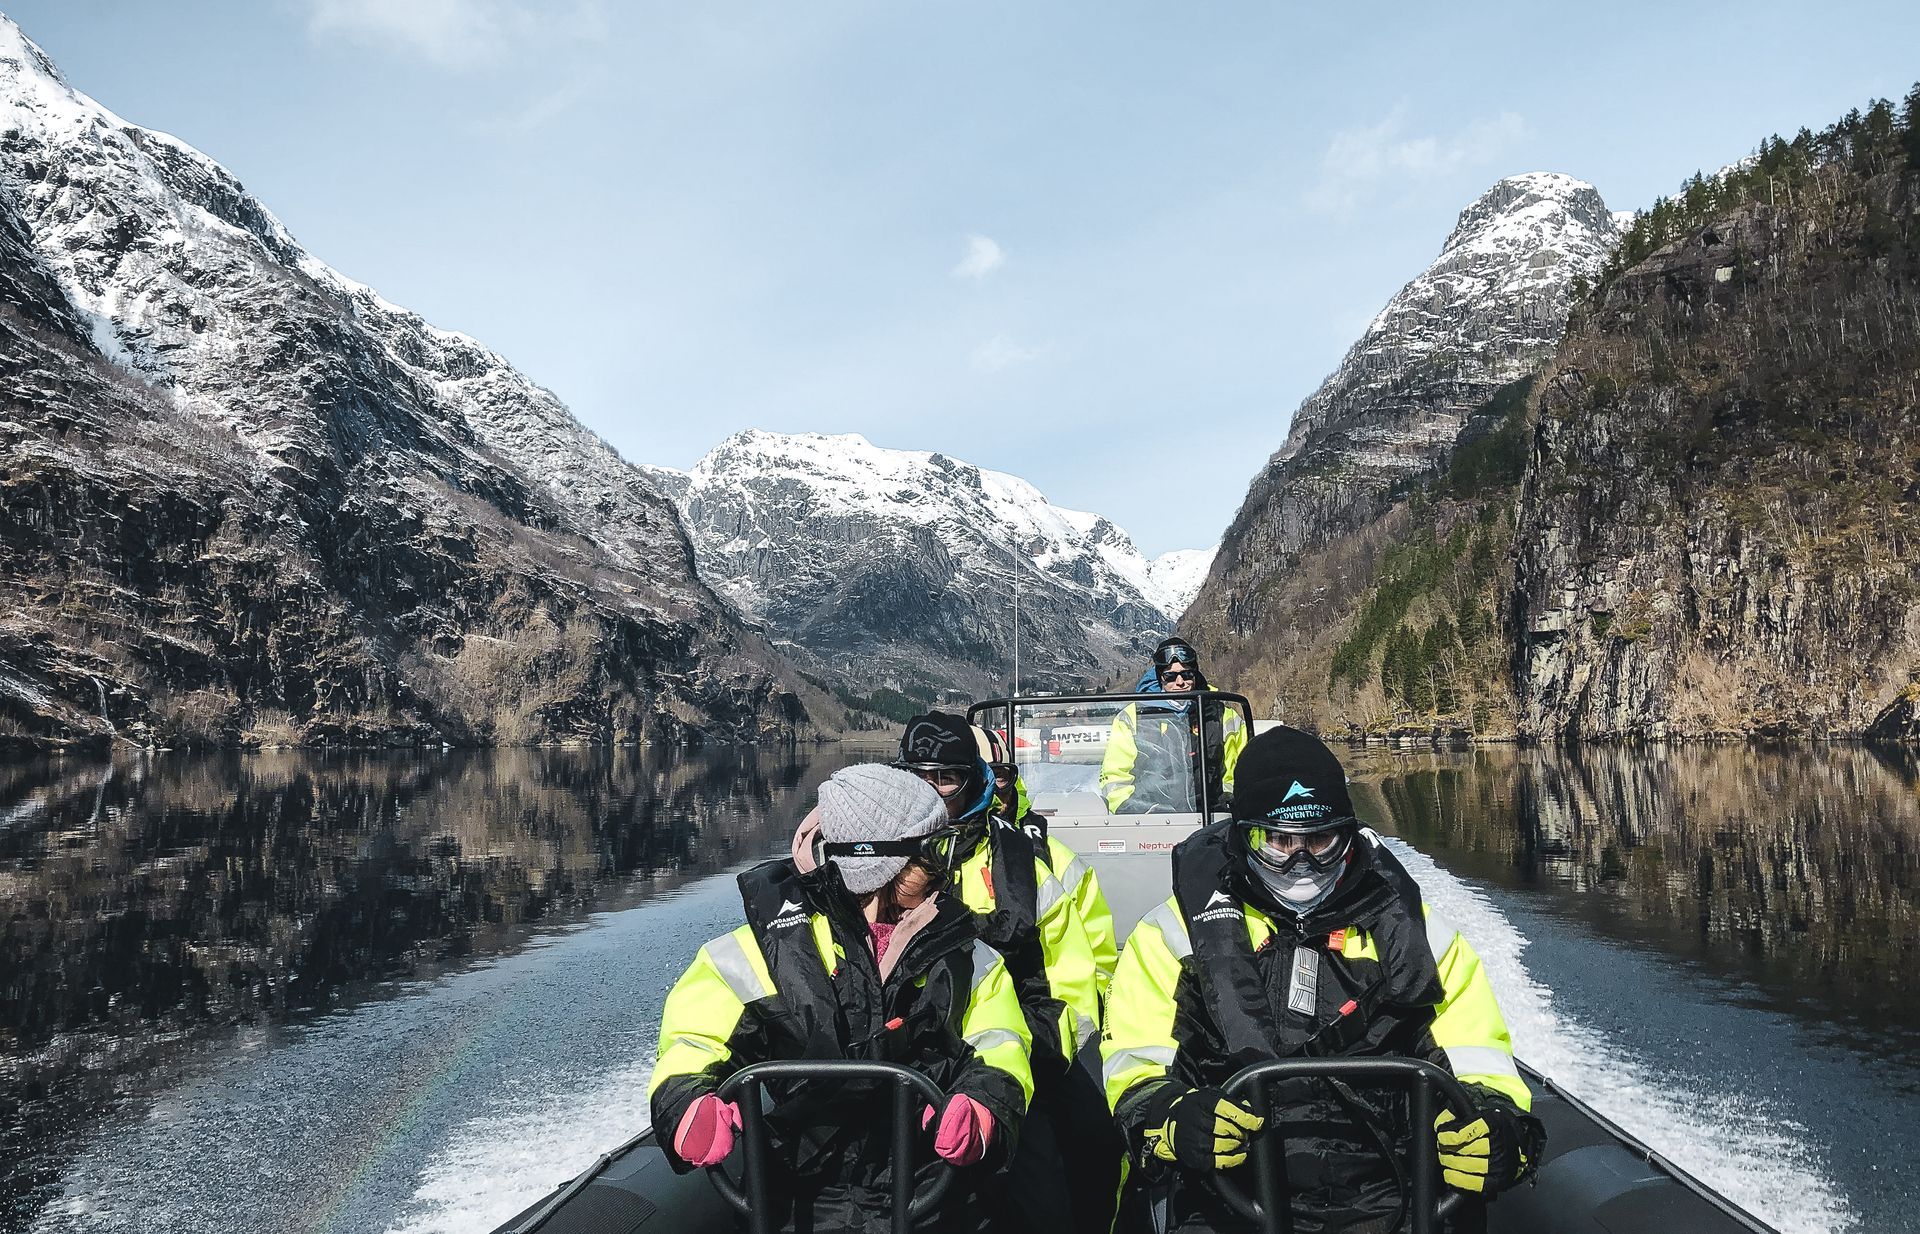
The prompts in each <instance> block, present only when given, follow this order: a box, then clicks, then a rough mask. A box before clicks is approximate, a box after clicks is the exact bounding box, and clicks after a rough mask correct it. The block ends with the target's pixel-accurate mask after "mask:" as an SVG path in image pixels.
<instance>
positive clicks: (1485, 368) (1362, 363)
mask: <svg viewBox="0 0 1920 1234" xmlns="http://www.w3.org/2000/svg"><path fill="white" fill-rule="evenodd" d="M1619 239H1620V231H1619V227H1618V225H1617V224H1616V223H1615V221H1614V218H1613V215H1612V214H1611V212H1609V211H1608V209H1607V205H1606V203H1605V202H1604V201H1602V200H1601V199H1600V194H1599V193H1598V192H1596V191H1595V190H1594V187H1593V186H1592V185H1590V184H1587V183H1585V182H1583V181H1580V180H1575V179H1574V178H1573V177H1571V176H1563V175H1557V174H1554V173H1552V172H1531V173H1529V174H1526V175H1520V176H1511V177H1508V178H1507V179H1505V180H1502V181H1500V182H1499V183H1498V184H1495V185H1494V186H1493V187H1492V188H1490V189H1488V190H1487V191H1486V192H1485V193H1482V194H1481V195H1480V198H1479V200H1477V201H1475V202H1474V203H1473V204H1472V205H1470V206H1468V207H1467V208H1466V209H1465V210H1463V211H1461V213H1460V221H1459V222H1458V223H1457V224H1456V225H1455V226H1454V229H1453V232H1452V234H1451V235H1449V236H1448V237H1447V241H1446V243H1445V244H1444V245H1442V246H1441V248H1440V256H1439V257H1438V258H1436V259H1435V260H1434V262H1433V264H1432V265H1430V266H1428V267H1427V268H1426V270H1425V271H1424V272H1423V273H1421V275H1420V276H1419V277H1418V278H1415V279H1414V280H1413V281H1412V282H1410V283H1408V284H1407V285H1406V286H1405V287H1402V288H1401V289H1400V291H1399V292H1398V293H1396V294H1395V295H1394V297H1393V298H1392V299H1391V300H1389V301H1387V305H1386V307H1385V308H1383V309H1381V310H1380V312H1379V314H1378V315H1377V316H1376V317H1374V319H1373V321H1372V322H1371V323H1370V324H1369V325H1368V326H1367V328H1366V331H1365V332H1364V333H1362V334H1361V336H1360V338H1359V341H1357V342H1356V343H1354V345H1353V346H1352V347H1351V348H1349V349H1348V350H1347V354H1346V357H1345V358H1344V359H1342V360H1341V362H1340V367H1339V368H1338V369H1336V370H1335V371H1334V372H1333V374H1332V375H1330V376H1329V377H1328V378H1327V379H1326V381H1324V382H1322V383H1321V385H1320V388H1319V389H1318V390H1316V391H1314V392H1313V394H1312V395H1310V396H1309V397H1308V398H1307V400H1306V401H1305V402H1304V403H1302V404H1301V405H1300V409H1299V410H1298V411H1297V412H1295V413H1294V417H1293V423H1292V425H1291V426H1290V427H1289V429H1288V432H1287V440H1286V443H1285V444H1284V445H1283V446H1281V448H1280V450H1279V451H1278V452H1277V453H1276V454H1275V455H1274V456H1273V462H1274V463H1285V462H1286V461H1287V460H1288V459H1291V458H1293V457H1295V456H1296V455H1298V454H1300V453H1301V452H1303V451H1305V450H1308V449H1309V448H1310V447H1311V446H1313V445H1317V444H1319V443H1320V440H1321V439H1323V438H1325V437H1327V435H1328V433H1329V431H1332V432H1336V433H1338V434H1339V435H1340V439H1341V440H1340V447H1341V450H1342V452H1343V454H1344V456H1345V457H1346V458H1347V459H1348V460H1349V461H1350V462H1352V463H1354V464H1356V465H1358V466H1360V467H1361V468H1363V469H1368V470H1375V469H1377V470H1380V471H1383V472H1387V473H1395V472H1404V471H1406V470H1409V469H1419V468H1421V467H1424V466H1426V465H1427V464H1428V463H1429V462H1430V461H1431V456H1432V453H1433V451H1434V450H1435V449H1436V448H1438V449H1440V450H1442V451H1444V450H1446V449H1447V448H1450V447H1451V446H1452V444H1453V441H1454V439H1455V437H1457V436H1458V434H1459V430H1460V425H1461V423H1462V419H1463V417H1464V415H1465V414H1466V413H1467V412H1468V411H1471V410H1472V408H1471V407H1470V406H1462V405H1461V404H1462V398H1461V397H1459V395H1464V396H1465V398H1468V399H1471V398H1473V396H1474V395H1475V393H1476V392H1478V391H1480V390H1483V389H1489V388H1491V387H1493V386H1498V385H1502V384H1504V383H1506V382H1509V381H1512V380H1514V379H1515V378H1518V377H1523V376H1525V375H1526V374H1528V373H1531V372H1533V371H1534V370H1535V369H1536V368H1538V367H1539V365H1540V363H1541V361H1542V360H1543V359H1545V357H1546V356H1548V355H1549V354H1551V353H1552V351H1553V348H1554V346H1555V345H1556V344H1558V343H1559V341H1560V336H1561V334H1562V333H1563V332H1564V331H1565V330H1566V325H1567V312H1568V309H1569V308H1570V305H1571V301H1570V295H1569V288H1570V287H1571V285H1572V283H1573V279H1574V276H1575V275H1584V276H1586V277H1587V278H1592V277H1593V276H1594V275H1595V274H1597V273H1598V272H1599V270H1600V267H1601V266H1602V265H1604V264H1605V262H1606V259H1607V256H1608V254H1610V253H1611V252H1612V251H1613V249H1614V246H1615V245H1616V244H1618V243H1619ZM1436 394H1438V397H1435V395H1436Z"/></svg>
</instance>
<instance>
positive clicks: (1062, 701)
mask: <svg viewBox="0 0 1920 1234" xmlns="http://www.w3.org/2000/svg"><path fill="white" fill-rule="evenodd" d="M1189 697H1190V698H1193V699H1198V700H1200V701H1202V702H1205V703H1238V704H1240V714H1241V719H1242V721H1243V722H1244V723H1245V724H1246V726H1247V728H1248V730H1249V731H1251V730H1252V728H1253V704H1252V703H1249V702H1248V701H1247V697H1246V695H1244V694H1235V693H1233V692H1232V691H1231V690H1195V691H1193V692H1192V693H1191V695H1190V696H1189ZM1183 701H1186V700H1185V699H1182V698H1181V696H1180V695H1177V694H1167V693H1165V692H1155V693H1144V692H1141V691H1137V690H1130V691H1128V692H1126V693H1124V694H1120V693H1115V694H1023V695H1018V696H1016V697H1013V698H989V699H982V700H981V701H980V702H977V703H975V704H973V705H972V706H971V707H968V708H967V723H969V724H978V723H979V720H978V719H977V717H979V716H980V715H982V714H983V713H986V712H990V711H1004V712H1006V714H1007V742H1008V744H1009V746H1010V747H1011V744H1012V742H1013V736H1014V734H1013V730H1014V727H1015V723H1014V718H1013V713H1014V708H1015V707H1042V706H1062V707H1065V706H1072V705H1077V704H1080V703H1178V702H1183ZM1200 719H1201V737H1200V784H1199V795H1200V810H1199V813H1200V814H1201V815H1202V816H1203V817H1207V818H1211V817H1212V816H1213V807H1214V802H1213V801H1212V800H1211V798H1210V797H1209V796H1208V793H1207V786H1208V785H1210V784H1212V783H1213V780H1212V778H1211V777H1210V776H1209V775H1208V774H1207V773H1208V771H1209V770H1210V768H1209V767H1208V766H1207V741H1206V732H1205V726H1206V712H1205V711H1204V710H1202V712H1201V713H1200ZM981 727H983V728H984V727H986V726H985V725H981Z"/></svg>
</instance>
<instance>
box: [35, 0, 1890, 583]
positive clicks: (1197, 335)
mask: <svg viewBox="0 0 1920 1234" xmlns="http://www.w3.org/2000/svg"><path fill="white" fill-rule="evenodd" d="M0 9H3V10H4V11H5V12H6V13H7V15H8V16H10V17H12V18H14V19H15V20H16V21H18V22H19V23H20V24H21V26H22V27H23V28H24V29H25V30H26V32H27V34H28V35H29V36H31V37H32V38H33V39H35V40H36V41H37V42H39V43H40V44H41V46H42V47H44V48H45V49H46V50H47V51H48V52H49V53H50V54H51V55H52V56H53V57H54V59H55V60H56V62H58V63H59V64H60V66H61V68H62V70H63V71H64V72H65V73H66V75H67V77H68V79H69V80H70V81H71V82H72V83H73V84H74V85H75V86H76V87H77V88H78V89H80V90H82V91H85V92H86V93H88V94H91V95H93V96H94V97H95V98H97V99H99V100H100V101H101V102H103V103H104V104H106V105H107V106H108V107H111V108H113V109H114V110H115V111H118V112H119V113H120V114H121V115H123V116H125V117H127V118H128V119H130V120H133V121H136V122H138V123H141V124H145V125H148V126H151V127H154V128H159V129H164V130H166V131H168V132H171V133H173V134H175V135H177V136H179V137H181V138H183V139H185V140H186V141H189V142H191V143H192V144H194V145H195V146H198V147H199V148H200V149H202V150H205V151H206V152H208V153H209V154H211V155H212V156H214V157H215V158H217V159H219V160H220V161H221V162H223V163H225V164H226V165H227V166H228V167H230V168H232V169H233V170H234V171H235V173H236V174H238V175H239V176H240V178H241V179H242V180H243V181H244V182H245V183H246V185H247V186H248V188H249V189H251V190H252V191H253V192H254V193H255V194H256V195H258V196H259V197H260V198H261V199H262V200H263V201H264V202H265V203H266V204H267V206H268V207H269V208H271V209H272V210H273V211H274V212H275V213H277V214H278V215H279V216H280V217H281V218H282V219H283V220H284V221H285V222H286V224H287V225H288V227H289V228H291V229H292V231H293V232H294V234H295V235H296V236H297V237H299V239H300V240H301V242H302V243H303V244H305V245H306V247H307V248H308V249H309V250H311V251H312V252H313V253H315V254H316V255H317V256H319V257H320V258H321V259H322V260H325V261H327V262H328V263H330V264H331V265H333V266H335V267H336V268H338V269H340V270H341V271H342V272H344V273H346V274H348V275H350V276H351V277H353V278H356V279H359V280H361V281H363V282H366V283H370V284H372V285H373V286H375V287H376V288H378V289H379V290H380V291H381V292H382V294H384V295H386V296H387V297H388V298H389V299H391V300H394V301H396V302H398V303H400V304H404V305H406V306H408V307H410V308H413V309H416V310H418V311H420V312H421V313H422V314H424V315H425V316H426V317H427V318H428V319H429V320H431V321H433V322H435V323H436V324H438V325H442V326H446V327H449V328H453V329H459V330H463V331H466V332H467V333H470V334H472V335H474V336H476V337H478V338H480V339H481V340H483V341H484V342H486V343H487V344H488V345H489V346H491V347H493V348H494V349H496V350H497V351H499V352H501V353H502V354H503V355H505V356H506V357H508V359H510V360H511V361H513V362H514V363H515V364H516V365H517V366H519V367H520V368H521V369H522V370H523V371H525V372H527V373H528V374H529V375H531V376H532V377H533V378H534V379H536V380H538V381H540V382H542V383H543V384H545V385H547V386H549V387H551V388H552V389H553V390H554V391H555V392H556V393H558V394H559V395H560V396H561V397H562V398H563V399H565V400H566V402H567V403H568V404H569V405H570V406H571V407H572V408H573V409H574V411H575V412H576V414H578V415H579V416H580V418H581V419H582V420H584V421H585V422H586V423H587V424H589V425H591V426H592V427H593V428H594V429H596V430H597V431H598V432H599V433H600V434H601V435H602V436H604V437H606V438H607V439H608V440H609V441H611V442H612V443H613V444H614V445H615V446H617V447H618V448H619V449H620V450H621V452H622V453H624V454H625V455H626V456H627V457H628V458H631V459H634V460H637V461H643V462H650V463H662V464H666V465H669V466H676V467H686V466H689V465H691V464H692V463H693V462H694V461H695V460H696V459H698V458H699V457H700V455H701V454H703V453H704V452H705V451H706V450H707V449H709V448H710V447H711V446H713V445H714V444H716V443H717V442H718V441H720V440H721V439H722V438H723V437H724V436H726V435H727V434H728V433H731V432H733V431H735V430H737V429H740V428H745V427H749V426H753V427H760V428H767V429H773V430H778V431H788V432H798V431H808V430H814V431H821V432H859V433H863V434H865V435H866V436H867V437H869V438H870V439H872V440H873V441H874V442H876V443H877V444H880V445H884V446H894V447H900V448H907V449H937V450H943V451H946V452H948V453H950V454H953V455H955V456H957V457H960V458H964V459H967V460H969V461H972V462H976V463H979V464H982V465H984V466H989V467H994V468H999V469H1002V470H1006V471H1012V472H1015V473H1017V474H1019V475H1023V476H1025V477H1026V478H1028V479H1030V480H1032V481H1033V482H1034V483H1035V484H1037V485H1039V486H1040V488H1041V489H1042V490H1043V491H1044V492H1046V493H1047V494H1048V496H1049V497H1051V498H1052V499H1053V500H1054V501H1055V502H1057V503H1059V504H1062V505H1067V506H1074V507H1078V508H1082V509H1092V510H1098V511H1100V512H1102V513H1104V514H1107V515H1108V516H1110V517H1111V518H1113V519H1114V520H1115V521H1116V522H1118V523H1119V524H1120V525H1122V526H1123V527H1126V528H1127V529H1128V530H1129V531H1130V532H1132V533H1133V535H1134V537H1135V539H1136V540H1137V541H1138V542H1139V543H1140V546H1141V547H1142V548H1143V549H1144V550H1146V551H1148V552H1149V553H1158V552H1162V551H1165V550H1167V549H1171V548H1179V547H1187V546H1197V545H1202V544H1206V543H1210V542H1211V541H1212V540H1214V539H1215V538H1217V537H1218V535H1219V534H1220V531H1221V530H1222V529H1223V528H1224V527H1225V525H1226V523H1227V522H1228V521H1229V520H1230V519H1231V517H1232V514H1233V511H1234V510H1235V509H1236V508H1237V507H1238V505H1239V503H1240V500H1241V498H1242V497H1243V496H1244V494H1245V491H1246V486H1247V483H1248V481H1249V480H1250V479H1251V478H1252V477H1253V475H1254V474H1255V473H1256V472H1257V471H1258V470H1259V468H1260V466H1261V464H1262V462H1263V461H1264V459H1265V458H1266V456H1267V455H1268V454H1269V453H1270V452H1271V451H1272V450H1273V449H1274V448H1276V447H1277V446H1278V445H1279V444H1280V442H1281V440H1282V438H1283V437H1284V436H1285V432H1286V426H1287V422H1288V419H1289V417H1290V416H1291V414H1292V411H1293V409H1294V407H1295V406H1297V405H1298V403H1299V402H1300V400H1301V399H1302V398H1303V397H1305V396H1306V395H1307V394H1308V393H1310V392H1311V391H1312V389H1313V388H1314V386H1316V385H1317V384H1318V383H1319V381H1320V380H1321V378H1322V377H1324V376H1325V375H1326V373H1327V372H1328V371H1329V370H1330V369H1332V367H1333V366H1334V365H1335V364H1336V363H1338V361H1339V358H1340V355H1341V353H1342V352H1343V351H1344V350H1345V348H1346V347H1347V345H1348V344H1349V343H1350V342H1352V340H1353V338H1354V337H1355V336H1356V335H1357V333H1358V332H1359V330H1360V329H1361V328H1362V327H1363V326H1364V325H1365V323H1366V322H1367V320H1368V319H1369V318H1370V317H1371V316H1372V315H1373V313H1374V312H1375V311H1376V310H1377V309H1378V308H1379V307H1380V305H1381V304H1382V303H1383V302H1384V301H1385V300H1386V298H1387V297H1388V296H1390V295H1391V294H1392V293H1393V292H1394V291H1395V290H1396V289H1397V288H1398V287H1399V286H1400V285H1401V284H1402V283H1403V282H1405V281H1406V280H1407V279H1408V278H1410V277H1412V276H1413V275H1414V274H1416V273H1417V272H1418V271H1419V270H1420V269H1422V268H1423V267H1424V266H1425V265H1426V263H1427V262H1428V261H1430V260H1431V259H1432V257H1433V256H1434V254H1435V253H1436V252H1437V251H1438V248H1439V245H1440V242H1441V240H1442V239H1443V238H1444V237H1445V235H1446V233H1447V231H1448V230H1449V229H1450V227H1451V226H1452V223H1453V220H1454V217H1455V215H1456V214H1457V213H1458V212H1459V210H1460V209H1461V208H1462V207H1463V206H1464V205H1466V204H1467V203H1468V202H1469V201H1471V200H1472V199H1473V198H1474V197H1475V196H1476V195H1478V194H1479V192H1480V191H1482V190H1483V189H1484V188H1485V187H1486V186H1487V185H1489V184H1491V183H1492V182H1493V181H1494V180H1496V179H1498V178H1499V177H1500V176H1503V175H1509V174H1513V173H1516V172H1522V171H1534V170H1551V171H1563V172H1567V173H1570V174H1572V175H1575V176H1579V177H1580V178H1582V179H1585V180H1589V181H1591V182H1593V183H1594V184H1595V185H1596V186H1597V187H1598V188H1599V189H1600V191H1601V193H1602V195H1604V196H1605V197H1606V199H1607V201H1608V203H1609V204H1610V205H1612V206H1613V207H1615V208H1616V209H1627V208H1633V207H1636V206H1642V205H1645V204H1647V203H1648V202H1650V201H1651V200H1652V198H1653V197H1654V196H1655V195H1656V194H1658V193H1662V192H1667V191H1670V190H1671V189H1672V188H1673V187H1674V186H1675V185H1676V184H1677V183H1678V182H1679V181H1680V180H1681V179H1682V178H1683V177H1684V176H1686V175H1688V174H1689V173H1691V172H1692V171H1693V170H1694V169H1696V168H1706V169H1708V170H1711V169H1712V168H1714V167H1717V166H1720V165H1722V164H1724V163H1727V162H1730V161H1732V160H1733V159H1735V158H1737V157H1739V156H1740V155H1742V154H1744V153H1746V152H1747V151H1748V150H1750V149H1751V148H1752V147H1753V146H1754V145H1755V144H1756V143H1757V142H1758V140H1759V139H1760V138H1761V137H1762V136H1764V135H1766V134H1768V133H1772V132H1776V131H1779V132H1785V133H1789V134H1790V133H1791V132H1792V131H1793V130H1794V129H1796V128H1798V127H1799V126H1800V125H1802V124H1805V125H1809V126H1811V127H1814V128H1818V127H1820V126H1821V125H1823V124H1825V123H1827V122H1828V121H1830V120H1832V119H1833V118H1834V117H1836V116H1837V115H1839V114H1840V113H1842V112H1844V111H1845V110H1846V109H1847V108H1849V107H1852V106H1855V105H1858V104H1861V103H1863V102H1864V101H1865V100H1866V99H1867V98H1869V97H1872V96H1874V95H1887V96H1890V97H1894V98H1898V97H1899V96H1900V95H1902V94H1904V92H1905V91H1906V90H1907V88H1908V87H1909V86H1910V85H1911V84H1912V82H1913V81H1914V79H1915V78H1916V77H1920V55H1914V54H1912V53H1913V49H1915V48H1920V6H1917V5H1913V4H1911V3H1903V4H1893V3H1886V4H1863V3H1856V4H1823V5H1817V6H1816V5H1813V4H1810V3H1809V4H1794V5H1789V4H1779V3H1769V2H1767V0H1757V2H1754V0H1749V2H1746V3H1739V4H1733V3H1725V4H1720V3H1715V4H1686V3H1667V4H1637V3H1616V4H1612V5H1605V6H1601V5H1567V4H1542V3H1539V2H1538V0H1534V2H1532V3H1455V4H1449V5H1436V4H1430V3H1427V4H1407V5H1394V4H1386V3H1373V4H1353V5H1349V4H1318V3H1316V4H1309V3H1301V2H1297V0H1296V2H1290V3H1281V2H1278V0H1275V2H1270V3H1250V2H1222V3H1214V4H1206V5H1171V4H1166V3H1151V4H1149V3H1135V2H1133V0H1104V2H1103V3H1097V4H1096V3H1073V4H1067V3H1059V4H1035V3H1032V0H1024V2H1018V0H1016V2H1009V3H997V2H991V0H987V2H981V3H969V4H958V3H944V2H939V0H926V2H922V3H899V2H897V0H896V2H892V3H881V2H873V3H868V2H864V0H844V2H836V0H811V2H807V3H785V4H771V3H761V4H751V5H746V4H729V3H724V2H722V0H701V2H699V3H684V2H683V3H662V4H642V3H616V2H614V0H604V2H598V0H205V2H201V3H190V2H188V0H171V2H168V3H155V2H154V0H14V2H12V3H8V2H7V0H0ZM1170 481H1171V482H1177V485H1178V487H1177V490H1176V489H1175V488H1170V487H1168V485H1167V482H1170Z"/></svg>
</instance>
